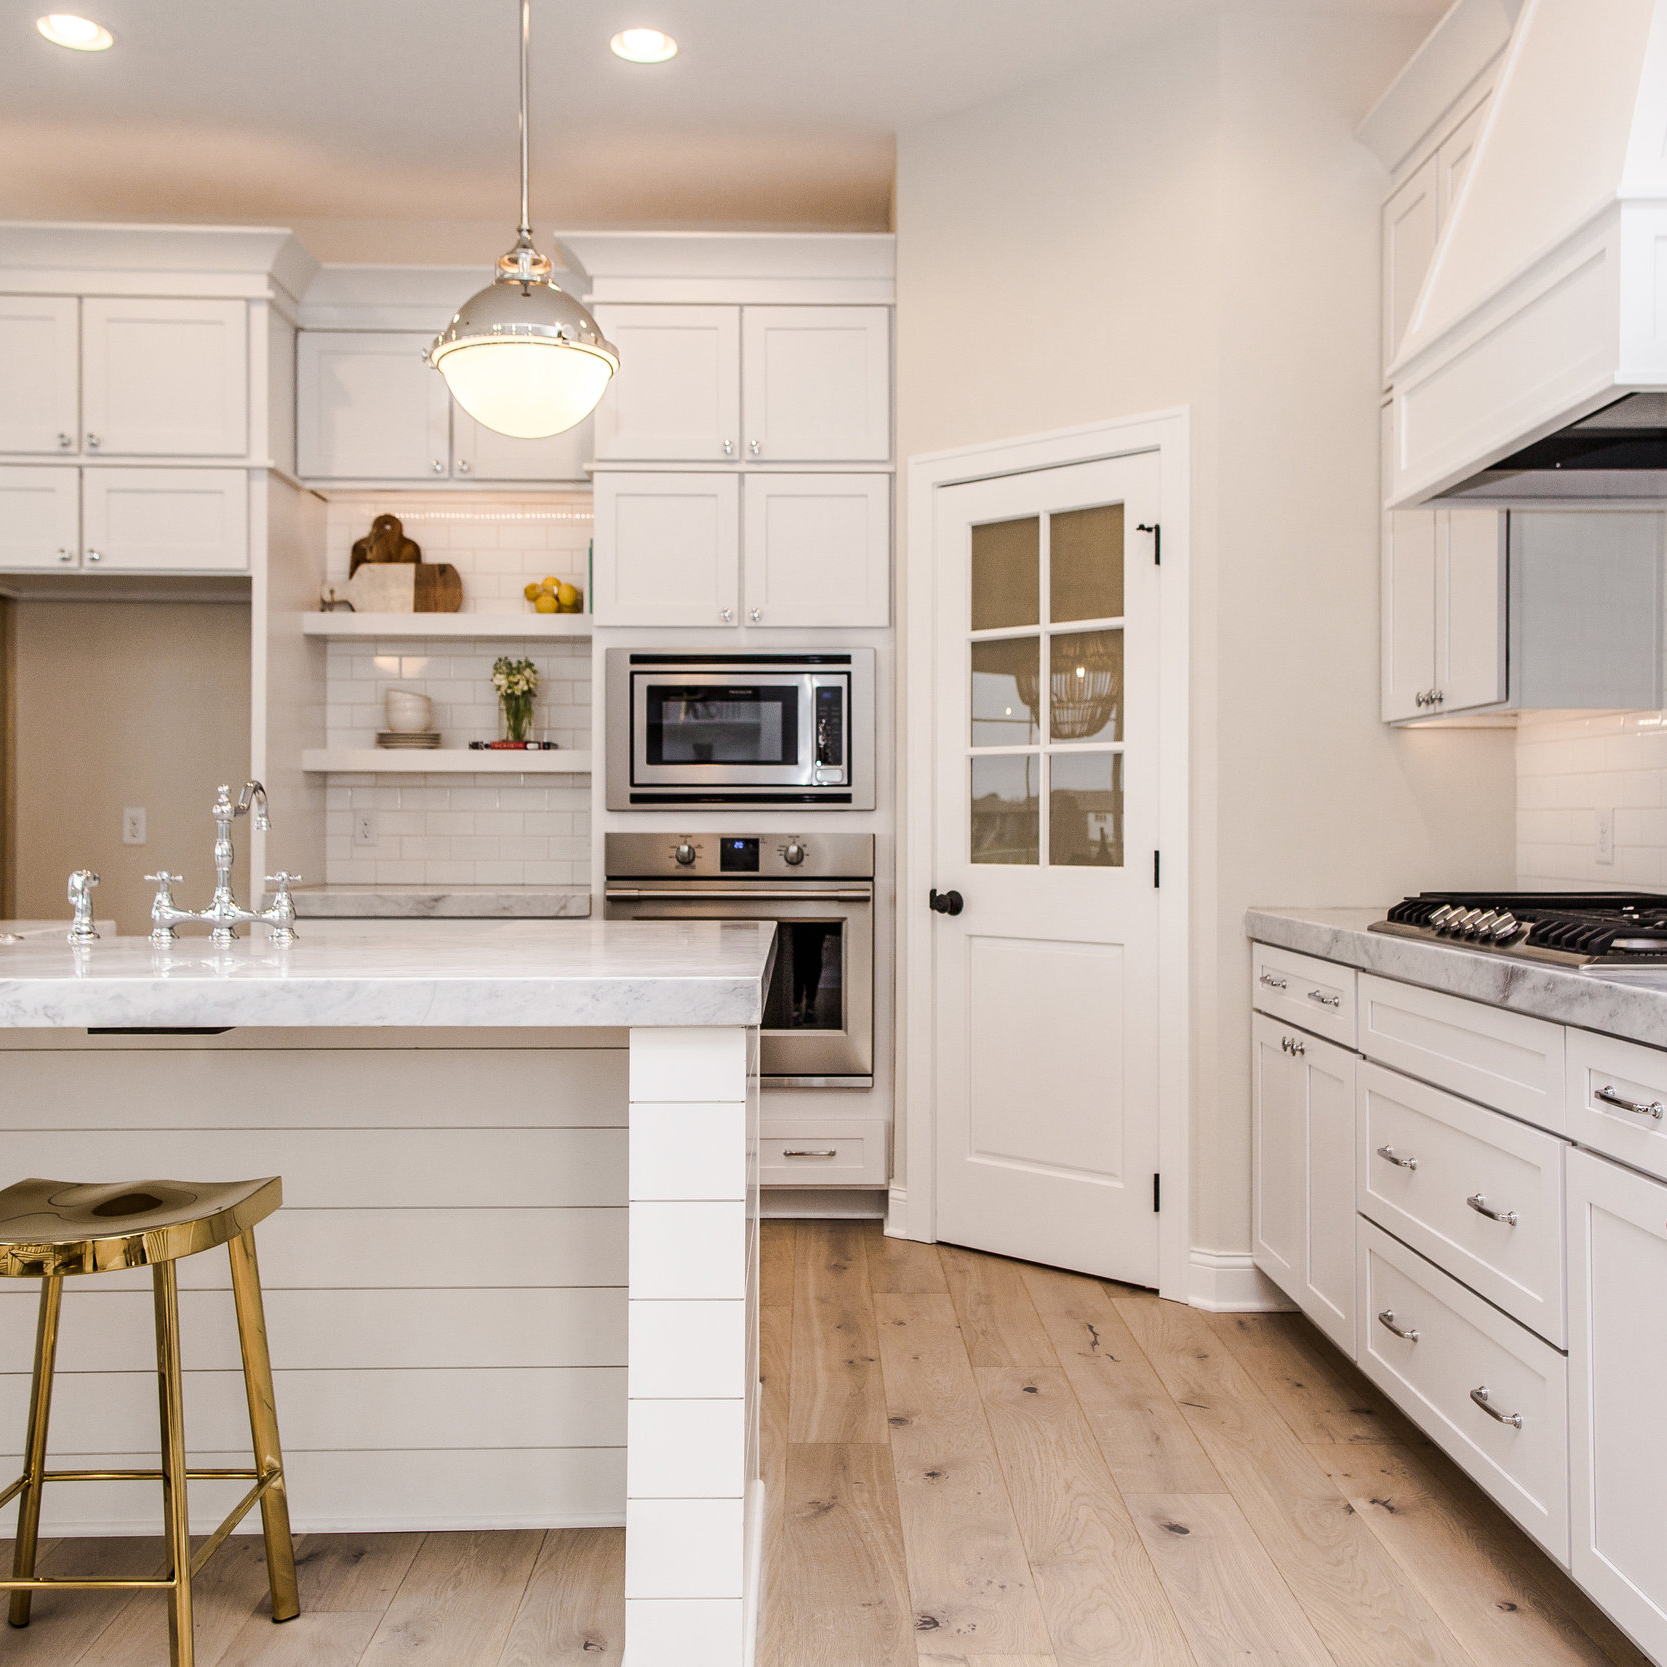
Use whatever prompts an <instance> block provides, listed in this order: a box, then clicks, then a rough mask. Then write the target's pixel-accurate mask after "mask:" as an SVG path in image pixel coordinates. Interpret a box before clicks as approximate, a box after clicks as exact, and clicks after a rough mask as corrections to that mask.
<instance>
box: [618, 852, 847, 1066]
mask: <svg viewBox="0 0 1667 1667" xmlns="http://www.w3.org/2000/svg"><path fill="white" fill-rule="evenodd" d="M603 864H604V867H605V868H606V870H607V883H606V887H605V891H604V910H605V913H606V915H607V918H608V919H610V920H773V921H775V923H776V959H775V970H774V972H773V974H772V975H771V979H770V988H769V993H768V995H767V996H766V998H765V1004H764V1023H763V1027H762V1031H763V1034H762V1038H761V1049H762V1055H763V1057H762V1059H761V1061H760V1076H761V1077H762V1079H763V1082H764V1086H765V1087H766V1088H872V1087H873V1086H874V837H873V835H872V834H824V833H819V832H818V833H812V834H804V835H800V834H773V835H768V834H687V835H670V836H668V835H664V834H636V833H630V834H622V833H610V834H607V835H605V836H604V840H603Z"/></svg>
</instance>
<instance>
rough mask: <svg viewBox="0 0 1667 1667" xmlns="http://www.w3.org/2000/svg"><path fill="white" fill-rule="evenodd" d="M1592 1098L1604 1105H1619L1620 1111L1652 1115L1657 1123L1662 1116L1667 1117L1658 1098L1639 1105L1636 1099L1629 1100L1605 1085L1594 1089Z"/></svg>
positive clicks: (1642, 1115)
mask: <svg viewBox="0 0 1667 1667" xmlns="http://www.w3.org/2000/svg"><path fill="white" fill-rule="evenodd" d="M1592 1098H1593V1099H1594V1100H1602V1101H1603V1103H1604V1104H1605V1105H1606V1106H1619V1107H1620V1108H1621V1110H1622V1111H1635V1112H1637V1113H1638V1115H1639V1116H1640V1117H1653V1118H1654V1119H1655V1120H1656V1122H1658V1123H1659V1122H1660V1121H1661V1120H1662V1118H1663V1117H1667V1109H1664V1108H1663V1106H1662V1104H1661V1102H1660V1100H1651V1101H1650V1103H1649V1104H1648V1105H1647V1106H1646V1105H1640V1104H1639V1103H1638V1101H1636V1100H1629V1099H1627V1098H1626V1097H1625V1096H1624V1095H1620V1094H1617V1093H1616V1092H1615V1090H1614V1089H1613V1088H1610V1087H1607V1086H1605V1087H1603V1088H1600V1089H1598V1090H1596V1092H1595V1093H1594V1094H1593V1095H1592Z"/></svg>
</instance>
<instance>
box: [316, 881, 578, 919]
mask: <svg viewBox="0 0 1667 1667" xmlns="http://www.w3.org/2000/svg"><path fill="white" fill-rule="evenodd" d="M292 895H293V896H294V898H295V913H296V917H297V919H300V920H534V919H537V920H584V919H586V918H587V917H588V916H589V914H590V887H589V886H297V887H296V888H295V891H294V892H293V893H292Z"/></svg>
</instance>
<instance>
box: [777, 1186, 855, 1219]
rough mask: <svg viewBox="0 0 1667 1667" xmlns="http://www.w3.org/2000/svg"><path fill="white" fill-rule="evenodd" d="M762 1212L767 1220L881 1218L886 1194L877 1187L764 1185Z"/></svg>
mask: <svg viewBox="0 0 1667 1667" xmlns="http://www.w3.org/2000/svg"><path fill="white" fill-rule="evenodd" d="M758 1213H759V1215H760V1216H761V1217H762V1218H763V1219H764V1220H765V1221H793V1220H800V1221H878V1220H880V1219H881V1218H882V1217H883V1216H884V1215H885V1213H886V1210H885V1194H884V1193H883V1192H881V1191H880V1190H879V1189H878V1188H876V1187H761V1188H760V1189H759V1198H758Z"/></svg>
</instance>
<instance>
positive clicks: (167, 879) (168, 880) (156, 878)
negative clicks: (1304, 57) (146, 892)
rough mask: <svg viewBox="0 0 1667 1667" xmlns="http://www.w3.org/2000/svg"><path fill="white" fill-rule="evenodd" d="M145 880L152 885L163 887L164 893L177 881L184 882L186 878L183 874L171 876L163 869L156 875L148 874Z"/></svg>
mask: <svg viewBox="0 0 1667 1667" xmlns="http://www.w3.org/2000/svg"><path fill="white" fill-rule="evenodd" d="M145 878H146V879H147V880H148V881H149V882H150V883H151V884H152V885H157V886H161V888H162V889H163V891H166V890H167V889H168V887H169V886H171V885H172V884H173V883H174V882H175V881H176V880H180V881H183V880H184V879H185V876H184V875H183V874H170V873H169V872H168V870H167V869H165V868H162V869H158V870H157V872H156V873H154V874H147V875H146V876H145Z"/></svg>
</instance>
